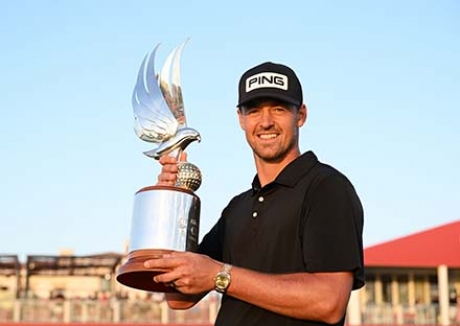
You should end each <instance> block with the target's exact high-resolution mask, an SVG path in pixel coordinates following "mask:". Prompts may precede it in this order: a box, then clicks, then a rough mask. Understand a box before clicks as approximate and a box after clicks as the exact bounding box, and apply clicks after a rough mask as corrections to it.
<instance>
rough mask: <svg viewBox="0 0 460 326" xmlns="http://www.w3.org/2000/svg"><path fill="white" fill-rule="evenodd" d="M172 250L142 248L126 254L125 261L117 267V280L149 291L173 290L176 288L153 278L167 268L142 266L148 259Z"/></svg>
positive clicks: (158, 256)
mask: <svg viewBox="0 0 460 326" xmlns="http://www.w3.org/2000/svg"><path fill="white" fill-rule="evenodd" d="M170 252H172V250H163V249H142V250H135V251H132V252H130V253H129V254H128V259H127V261H126V262H125V263H124V264H123V265H122V266H121V267H120V268H119V269H118V273H117V281H118V282H120V283H121V284H123V285H126V286H129V287H131V288H134V289H138V290H144V291H149V292H175V291H176V290H175V289H174V288H172V287H170V286H167V285H166V284H165V283H156V282H155V281H154V280H153V278H154V277H155V276H156V275H158V274H161V273H164V272H166V271H167V270H153V269H149V268H145V267H144V262H145V261H146V260H149V259H155V258H160V257H161V256H162V255H163V254H167V253H170Z"/></svg>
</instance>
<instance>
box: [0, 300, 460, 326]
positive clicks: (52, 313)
mask: <svg viewBox="0 0 460 326" xmlns="http://www.w3.org/2000/svg"><path fill="white" fill-rule="evenodd" d="M218 309H219V297H217V296H209V297H207V299H206V300H202V301H201V302H200V303H198V304H197V305H196V306H195V307H193V308H192V309H189V310H172V309H169V308H168V307H167V304H166V302H164V301H158V300H154V299H144V300H142V299H126V300H121V299H109V300H79V299H72V300H44V299H17V300H3V301H2V300H0V323H1V322H35V323H40V322H41V323H47V322H53V323H87V322H90V323H91V322H93V323H99V322H100V323H112V322H113V323H118V322H120V323H150V324H168V323H175V324H178V323H179V324H180V323H203V324H213V323H214V320H215V317H216V314H217V311H218ZM438 315H439V307H438V305H415V306H412V307H411V306H408V305H396V306H393V305H391V304H381V305H376V304H368V305H366V306H365V307H362V318H361V320H362V324H363V325H408V324H412V325H436V324H438V322H439V320H438ZM450 325H460V312H459V311H458V308H457V306H455V305H453V306H451V310H450Z"/></svg>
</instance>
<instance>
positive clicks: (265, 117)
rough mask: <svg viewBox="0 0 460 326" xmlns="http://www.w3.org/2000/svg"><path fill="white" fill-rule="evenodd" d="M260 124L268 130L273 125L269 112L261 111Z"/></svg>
mask: <svg viewBox="0 0 460 326" xmlns="http://www.w3.org/2000/svg"><path fill="white" fill-rule="evenodd" d="M260 124H261V126H262V127H264V128H268V127H271V126H272V125H273V117H272V114H271V112H270V111H269V110H264V111H262V115H261V117H260Z"/></svg>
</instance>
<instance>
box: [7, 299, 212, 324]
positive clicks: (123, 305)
mask: <svg viewBox="0 0 460 326" xmlns="http://www.w3.org/2000/svg"><path fill="white" fill-rule="evenodd" d="M218 305H219V301H218V300H216V298H213V297H210V298H209V299H207V300H202V301H201V302H199V303H198V304H197V305H196V306H195V307H193V308H191V309H188V310H172V309H169V308H168V307H167V304H166V302H165V301H154V300H132V299H128V300H116V299H112V300H76V299H75V300H44V299H18V300H15V301H8V302H6V301H0V323H1V322H34V323H48V322H52V323H88V322H93V323H118V322H120V323H149V324H152V323H153V324H168V323H203V324H213V323H214V320H215V317H216V312H217V310H218V308H219V307H218Z"/></svg>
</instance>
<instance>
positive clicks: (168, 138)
mask: <svg viewBox="0 0 460 326" xmlns="http://www.w3.org/2000/svg"><path fill="white" fill-rule="evenodd" d="M186 43H187V41H185V42H184V43H182V44H181V45H179V46H178V47H176V48H175V49H174V50H173V51H172V52H171V53H170V54H169V56H168V57H167V58H166V61H165V63H164V65H163V67H162V69H161V72H160V73H159V74H158V73H156V72H155V65H154V61H155V54H156V51H157V50H158V47H159V45H157V46H156V47H155V49H154V50H153V51H152V52H151V53H150V54H147V55H146V56H145V58H144V60H143V62H142V64H141V67H140V69H139V73H138V77H137V82H136V85H135V87H134V92H133V97H132V104H133V109H134V130H135V132H136V134H137V136H138V137H139V138H140V139H142V140H144V141H147V142H152V143H156V144H158V146H157V147H156V148H155V149H153V150H150V151H147V152H144V154H145V155H147V156H148V157H150V158H153V159H159V158H160V157H161V156H163V155H170V156H175V157H176V158H177V159H178V160H179V159H180V155H181V153H182V151H184V150H185V148H186V147H187V146H188V145H189V144H190V143H192V142H193V141H200V140H201V139H200V134H199V133H198V132H197V131H196V130H194V129H192V128H188V127H187V125H186V119H185V112H184V103H183V99H182V89H181V85H180V58H181V55H182V50H183V48H184V46H185V44H186ZM178 169H179V172H178V176H177V181H176V183H175V185H174V186H148V187H144V188H142V189H140V190H139V191H137V192H136V193H135V196H134V209H133V216H132V224H131V234H130V243H129V252H128V256H127V260H126V262H125V263H124V264H123V265H122V266H121V267H120V268H119V270H118V273H117V281H118V282H120V283H121V284H123V285H126V286H129V287H132V288H136V289H140V290H145V291H151V292H170V291H174V290H173V289H172V288H171V287H168V286H166V285H165V284H163V283H156V282H155V281H154V280H153V277H154V276H155V275H157V274H159V273H162V272H165V271H164V270H163V271H162V270H152V269H146V268H145V267H144V261H145V260H147V259H152V258H155V257H159V256H161V255H162V254H164V253H168V252H171V251H196V249H197V247H198V232H199V226H200V223H199V222H200V199H199V197H198V196H197V195H196V194H195V193H194V192H195V191H196V190H197V189H198V187H199V186H200V185H201V172H200V170H199V169H198V167H196V166H195V165H193V164H191V163H189V162H180V161H179V162H178Z"/></svg>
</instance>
